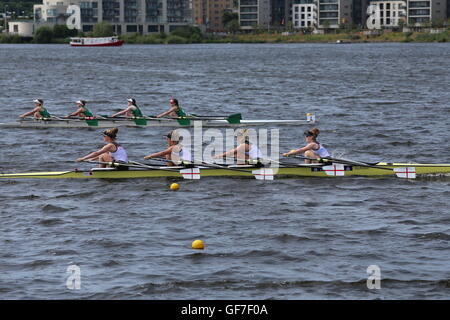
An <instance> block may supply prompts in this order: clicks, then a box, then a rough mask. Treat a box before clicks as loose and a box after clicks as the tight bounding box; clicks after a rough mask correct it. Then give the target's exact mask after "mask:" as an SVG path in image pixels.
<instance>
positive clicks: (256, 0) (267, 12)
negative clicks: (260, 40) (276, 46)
mask: <svg viewBox="0 0 450 320" xmlns="http://www.w3.org/2000/svg"><path fill="white" fill-rule="evenodd" d="M238 12H239V24H240V26H241V29H242V30H252V29H256V28H267V27H269V25H270V21H271V5H270V0H239V8H238Z"/></svg>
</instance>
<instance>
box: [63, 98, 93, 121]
mask: <svg viewBox="0 0 450 320" xmlns="http://www.w3.org/2000/svg"><path fill="white" fill-rule="evenodd" d="M75 103H76V105H77V108H78V109H77V111H75V112H73V113H71V114H69V115H68V116H67V118H70V117H80V118H87V119H93V118H94V114H93V113H92V112H91V111H90V110H89V109H88V108H87V107H86V101H85V100H78V101H77V102H75Z"/></svg>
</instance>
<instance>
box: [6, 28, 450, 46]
mask: <svg viewBox="0 0 450 320" xmlns="http://www.w3.org/2000/svg"><path fill="white" fill-rule="evenodd" d="M120 39H122V40H124V41H125V43H126V44H191V43H370V42H450V31H449V30H446V31H443V32H441V33H430V32H381V33H379V34H376V33H375V34H366V33H364V32H348V33H347V32H346V33H342V32H341V33H327V34H303V33H248V34H229V35H221V36H218V35H202V34H199V33H194V34H183V35H177V34H171V35H166V34H154V35H139V34H134V35H125V36H121V37H120ZM0 43H39V42H36V41H33V39H31V38H22V37H20V36H17V35H11V36H10V35H0ZM40 43H69V38H54V39H51V40H49V41H46V42H40Z"/></svg>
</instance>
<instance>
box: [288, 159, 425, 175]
mask: <svg viewBox="0 0 450 320" xmlns="http://www.w3.org/2000/svg"><path fill="white" fill-rule="evenodd" d="M293 158H299V159H305V160H313V161H319V162H320V163H330V162H334V163H338V164H341V165H342V166H338V165H333V164H332V165H330V166H325V167H323V169H324V171H325V172H326V173H327V174H329V175H334V176H340V175H342V176H343V175H344V174H345V168H344V166H343V165H344V164H347V165H351V166H360V167H367V168H374V169H379V170H389V171H393V172H394V173H395V175H396V176H397V177H399V178H406V179H415V178H416V168H415V167H400V168H385V167H380V166H377V165H373V164H370V163H367V162H361V161H354V160H348V159H339V158H333V157H323V158H317V159H315V158H308V157H304V156H293Z"/></svg>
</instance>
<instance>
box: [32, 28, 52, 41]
mask: <svg viewBox="0 0 450 320" xmlns="http://www.w3.org/2000/svg"><path fill="white" fill-rule="evenodd" d="M52 40H53V30H52V29H51V28H50V27H40V28H39V29H37V30H36V33H35V34H34V42H36V43H51V42H52Z"/></svg>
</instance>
